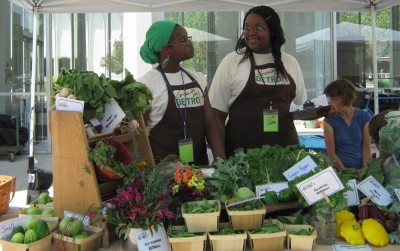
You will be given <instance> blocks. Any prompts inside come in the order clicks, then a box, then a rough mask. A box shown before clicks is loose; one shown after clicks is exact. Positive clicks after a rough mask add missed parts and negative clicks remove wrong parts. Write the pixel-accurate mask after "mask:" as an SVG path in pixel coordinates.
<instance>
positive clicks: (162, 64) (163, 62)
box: [161, 57, 169, 69]
mask: <svg viewBox="0 0 400 251" xmlns="http://www.w3.org/2000/svg"><path fill="white" fill-rule="evenodd" d="M168 61H169V57H167V58H166V59H164V61H162V63H161V68H162V69H164V68H165V67H167V64H168Z"/></svg>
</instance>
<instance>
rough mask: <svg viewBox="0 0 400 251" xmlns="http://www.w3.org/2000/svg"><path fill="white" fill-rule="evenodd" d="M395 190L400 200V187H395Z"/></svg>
mask: <svg viewBox="0 0 400 251" xmlns="http://www.w3.org/2000/svg"><path fill="white" fill-rule="evenodd" d="M393 190H394V192H395V193H396V197H397V199H398V200H399V201H400V189H393Z"/></svg>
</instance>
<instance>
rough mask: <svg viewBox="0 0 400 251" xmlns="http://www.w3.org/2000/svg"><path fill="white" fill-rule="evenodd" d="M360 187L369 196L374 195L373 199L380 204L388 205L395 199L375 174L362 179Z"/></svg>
mask: <svg viewBox="0 0 400 251" xmlns="http://www.w3.org/2000/svg"><path fill="white" fill-rule="evenodd" d="M358 189H359V190H360V191H361V192H362V193H363V194H365V196H367V197H368V196H374V197H373V198H372V199H371V200H372V201H373V202H374V203H375V204H377V205H379V206H387V205H389V204H390V203H392V201H393V199H392V197H391V196H390V193H389V192H388V191H387V190H386V189H385V188H384V187H383V186H382V184H381V183H379V182H378V181H377V180H376V179H375V178H374V177H373V176H369V177H367V178H365V179H364V180H363V181H361V182H360V183H359V184H358Z"/></svg>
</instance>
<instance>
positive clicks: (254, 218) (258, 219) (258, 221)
mask: <svg viewBox="0 0 400 251" xmlns="http://www.w3.org/2000/svg"><path fill="white" fill-rule="evenodd" d="M229 203H230V201H227V202H225V208H226V212H227V213H228V216H229V221H230V222H231V224H232V228H233V229H234V230H249V229H258V228H260V227H261V226H262V224H263V221H264V217H265V205H264V204H263V203H262V201H261V200H258V201H257V203H259V204H260V205H261V209H257V210H250V211H233V210H230V209H229V207H227V205H229Z"/></svg>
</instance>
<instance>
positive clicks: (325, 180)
mask: <svg viewBox="0 0 400 251" xmlns="http://www.w3.org/2000/svg"><path fill="white" fill-rule="evenodd" d="M296 187H297V189H299V191H300V193H301V194H302V195H303V197H304V199H305V200H306V201H307V203H308V204H309V205H312V204H314V203H316V202H318V201H320V200H322V199H324V196H323V195H322V192H324V193H325V194H326V195H327V196H330V195H332V194H334V193H337V192H339V191H340V190H342V189H343V188H344V186H343V184H342V182H341V181H340V179H339V177H338V176H337V175H336V172H335V170H333V168H332V167H328V168H326V169H324V170H322V171H321V172H319V173H316V174H315V175H313V176H311V177H309V178H308V179H306V180H304V181H302V182H300V183H298V184H296Z"/></svg>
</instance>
